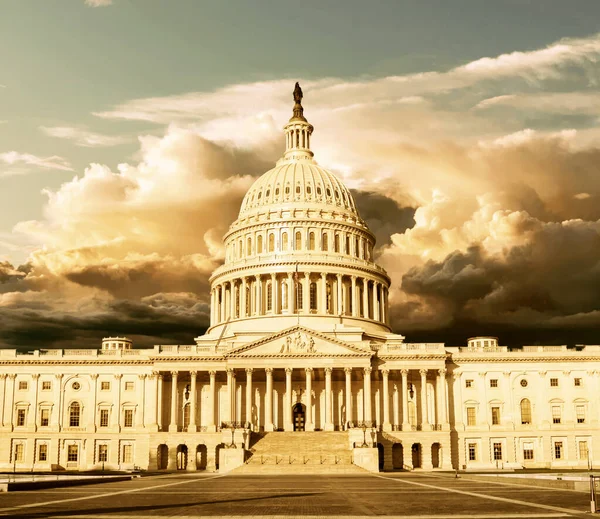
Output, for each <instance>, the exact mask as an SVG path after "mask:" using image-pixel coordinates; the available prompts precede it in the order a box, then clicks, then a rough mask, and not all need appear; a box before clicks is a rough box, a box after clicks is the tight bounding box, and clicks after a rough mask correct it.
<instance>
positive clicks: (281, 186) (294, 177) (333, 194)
mask: <svg viewBox="0 0 600 519" xmlns="http://www.w3.org/2000/svg"><path fill="white" fill-rule="evenodd" d="M289 205H292V206H304V205H310V206H311V207H314V206H315V205H316V206H322V208H323V209H325V210H329V211H332V210H336V209H337V210H343V211H348V212H350V213H352V214H353V215H356V216H358V213H357V211H356V206H355V204H354V199H353V198H352V195H351V194H350V190H349V189H348V188H347V187H346V186H345V185H344V184H343V183H342V182H341V181H340V180H339V179H338V178H337V177H336V176H335V175H334V174H333V173H331V172H330V171H327V170H326V169H324V168H322V167H320V166H318V165H317V164H316V163H315V162H314V161H312V160H304V161H299V160H298V161H292V160H283V161H281V162H280V163H279V164H278V165H277V166H275V167H274V168H273V169H272V170H270V171H267V172H266V173H265V174H264V175H262V176H261V177H260V178H259V179H258V180H257V181H256V182H254V184H253V185H252V187H251V188H250V189H249V190H248V192H247V193H246V196H245V197H244V200H243V202H242V205H241V208H240V215H239V216H240V218H241V217H244V216H246V215H248V214H249V213H252V212H255V211H256V210H259V211H260V210H261V209H263V208H272V206H277V208H280V207H282V206H289Z"/></svg>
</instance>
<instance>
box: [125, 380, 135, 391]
mask: <svg viewBox="0 0 600 519" xmlns="http://www.w3.org/2000/svg"><path fill="white" fill-rule="evenodd" d="M125 391H133V382H130V381H127V382H125Z"/></svg>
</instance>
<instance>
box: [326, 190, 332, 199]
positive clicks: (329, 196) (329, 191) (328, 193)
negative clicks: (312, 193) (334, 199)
mask: <svg viewBox="0 0 600 519" xmlns="http://www.w3.org/2000/svg"><path fill="white" fill-rule="evenodd" d="M326 193H327V198H331V189H329V188H327V191H326Z"/></svg>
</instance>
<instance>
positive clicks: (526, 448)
mask: <svg viewBox="0 0 600 519" xmlns="http://www.w3.org/2000/svg"><path fill="white" fill-rule="evenodd" d="M523 459H524V460H532V459H533V442H526V443H523Z"/></svg>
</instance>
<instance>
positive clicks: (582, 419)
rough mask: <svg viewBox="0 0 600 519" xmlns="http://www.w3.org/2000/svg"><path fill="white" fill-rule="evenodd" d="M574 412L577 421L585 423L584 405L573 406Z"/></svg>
mask: <svg viewBox="0 0 600 519" xmlns="http://www.w3.org/2000/svg"><path fill="white" fill-rule="evenodd" d="M575 412H576V414H577V423H585V406H584V405H577V406H575Z"/></svg>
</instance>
